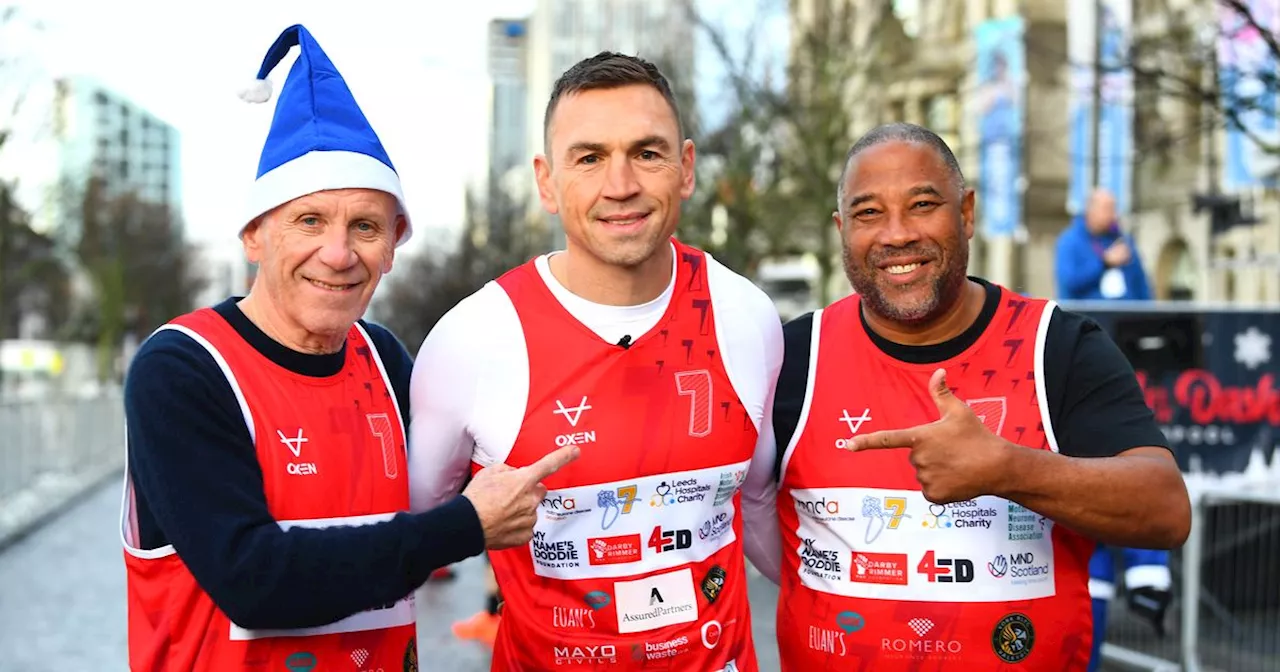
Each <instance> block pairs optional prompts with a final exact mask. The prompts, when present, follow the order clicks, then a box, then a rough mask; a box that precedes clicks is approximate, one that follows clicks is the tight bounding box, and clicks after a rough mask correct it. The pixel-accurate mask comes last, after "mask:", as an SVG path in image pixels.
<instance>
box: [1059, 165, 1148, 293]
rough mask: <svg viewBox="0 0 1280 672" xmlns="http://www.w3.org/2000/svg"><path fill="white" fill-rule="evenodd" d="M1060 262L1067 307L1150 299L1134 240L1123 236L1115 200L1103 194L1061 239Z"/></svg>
mask: <svg viewBox="0 0 1280 672" xmlns="http://www.w3.org/2000/svg"><path fill="white" fill-rule="evenodd" d="M1056 261H1057V263H1056V269H1057V274H1058V298H1059V299H1061V300H1063V301H1071V300H1089V299H1094V300H1096V299H1115V300H1121V299H1125V300H1130V301H1149V300H1150V299H1151V290H1150V288H1149V287H1148V285H1147V274H1146V271H1144V270H1143V268H1142V260H1141V259H1139V258H1138V250H1137V248H1136V247H1135V246H1134V244H1133V238H1132V237H1131V236H1128V235H1126V234H1125V233H1124V232H1122V231H1121V230H1120V224H1119V222H1118V220H1117V219H1116V199H1115V196H1113V195H1112V194H1111V193H1110V192H1108V191H1106V190H1104V189H1097V190H1094V192H1093V193H1092V194H1090V195H1089V202H1088V205H1087V206H1086V207H1085V212H1084V214H1083V215H1076V216H1075V217H1074V218H1072V220H1071V224H1070V225H1069V226H1068V227H1067V228H1066V229H1065V230H1064V231H1063V232H1062V233H1061V234H1059V235H1058V244H1057V260H1056Z"/></svg>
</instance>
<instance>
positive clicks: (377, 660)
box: [122, 308, 418, 672]
mask: <svg viewBox="0 0 1280 672" xmlns="http://www.w3.org/2000/svg"><path fill="white" fill-rule="evenodd" d="M161 328H162V329H177V330H179V331H182V332H184V333H186V334H188V335H190V336H191V337H192V338H193V339H194V340H196V341H197V342H198V343H200V345H202V346H203V347H204V348H205V349H206V350H208V351H209V353H210V354H211V355H213V358H214V359H215V360H217V362H218V365H219V366H220V367H221V368H222V371H223V373H224V374H225V375H226V377H227V381H228V382H229V383H230V384H231V388H232V389H233V390H234V391H235V393H236V396H237V399H238V400H239V402H240V407H241V410H242V411H243V413H244V414H245V420H246V423H247V424H248V426H249V428H250V433H251V434H252V435H253V437H254V445H255V447H256V448H257V453H258V463H259V464H260V465H261V467H262V477H263V486H264V488H265V491H266V497H267V506H268V508H269V509H270V511H271V515H272V516H273V517H275V519H276V520H277V521H278V522H279V524H280V525H281V527H286V528H287V527H291V526H306V527H326V526H330V525H360V524H367V523H372V522H377V521H380V520H385V519H389V518H391V517H392V516H393V515H394V514H395V513H396V512H399V511H407V510H408V509H409V487H408V477H407V476H406V475H405V471H406V470H405V463H404V455H405V437H404V427H403V424H402V420H401V418H400V410H399V407H398V406H397V405H396V400H395V395H394V393H393V392H392V389H391V384H390V381H388V380H387V378H386V374H385V372H384V370H383V367H382V362H381V360H380V359H379V358H378V354H377V352H376V350H375V348H374V347H373V346H372V345H371V343H370V341H369V338H368V336H367V335H366V334H365V333H364V330H363V329H362V328H361V327H359V326H358V325H353V326H352V328H351V330H350V331H349V332H348V334H347V347H346V361H345V363H344V364H343V367H342V370H341V371H340V372H339V373H338V374H336V375H333V376H329V377H327V378H314V377H309V376H302V375H299V374H296V373H293V372H292V371H289V370H287V369H284V368H282V367H281V366H279V365H278V364H276V363H275V362H272V361H271V360H269V359H267V358H266V357H265V356H263V355H262V354H261V353H259V352H258V351H257V350H254V349H253V348H252V347H251V346H250V345H249V344H248V343H246V342H245V341H244V339H243V338H241V337H240V335H239V334H238V333H236V331H235V329H234V328H232V327H231V325H230V324H228V323H227V322H226V320H224V319H223V318H222V317H221V316H219V315H218V314H217V313H215V312H214V311H213V310H210V309H207V308H206V309H202V310H198V311H196V312H193V313H189V314H187V315H183V316H181V317H179V318H177V319H175V320H173V322H171V323H170V324H168V325H166V326H164V327H161ZM174 449H175V450H177V449H181V446H174ZM125 488H126V489H125V492H126V501H125V512H124V520H123V521H122V522H123V530H122V531H123V533H124V538H125V554H124V560H125V569H126V577H127V593H128V605H129V609H128V612H129V613H128V618H129V663H130V668H131V669H133V670H137V671H139V672H142V671H143V670H147V671H151V670H173V671H176V670H184V671H185V670H191V671H193V672H206V671H207V672H234V671H235V670H263V671H264V672H265V671H267V670H281V671H282V672H326V671H328V670H341V671H342V672H372V671H374V670H396V672H400V671H401V670H414V671H415V672H416V670H417V669H418V663H417V649H416V640H415V632H416V630H415V624H414V607H413V596H412V594H410V595H409V596H407V597H406V598H405V599H403V600H401V601H399V602H396V603H393V604H388V605H385V606H384V607H381V608H378V609H374V610H371V611H367V612H362V613H359V614H355V615H353V616H351V617H348V618H346V619H343V620H341V621H338V622H336V623H332V624H330V625H326V626H323V627H318V628H309V629H305V630H288V631H270V632H263V631H249V630H245V629H243V628H240V627H237V626H236V625H235V624H233V623H231V621H230V620H229V619H228V618H227V616H226V615H225V614H223V613H222V611H221V610H220V609H218V607H217V605H215V604H214V603H213V600H212V599H211V598H210V597H209V595H208V594H207V593H205V592H204V590H202V589H201V588H200V586H199V585H198V584H197V583H196V580H195V578H194V577H192V576H191V573H190V572H189V571H188V570H187V568H186V566H185V565H184V564H183V562H182V558H181V557H179V556H178V555H177V554H176V553H175V552H174V549H173V547H172V546H166V547H164V548H160V549H155V550H139V549H137V548H136V541H137V538H138V536H137V530H136V527H135V526H134V523H133V522H132V521H133V515H132V504H131V502H132V499H133V490H132V484H130V483H129V482H128V481H126V484H125Z"/></svg>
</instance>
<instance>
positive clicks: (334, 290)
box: [243, 189, 405, 351]
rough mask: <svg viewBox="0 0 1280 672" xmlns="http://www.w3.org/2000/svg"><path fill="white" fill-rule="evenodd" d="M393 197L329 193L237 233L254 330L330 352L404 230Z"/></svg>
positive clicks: (386, 267)
mask: <svg viewBox="0 0 1280 672" xmlns="http://www.w3.org/2000/svg"><path fill="white" fill-rule="evenodd" d="M404 222H405V220H404V217H403V216H402V215H401V214H400V212H399V207H398V205H397V202H396V199H395V197H394V196H392V195H390V194H387V193H385V192H381V191H375V190H371V189H336V190H333V191H322V192H317V193H314V194H309V195H307V196H303V197H301V198H297V199H294V200H292V201H290V202H288V203H285V204H284V205H282V206H280V207H278V208H276V209H274V210H272V211H271V212H269V213H267V214H266V215H264V216H263V217H261V218H260V219H259V221H258V222H257V223H254V224H251V225H250V226H249V227H247V228H246V229H245V232H244V235H243V243H244V249H245V256H246V257H247V258H248V259H249V261H250V262H253V263H256V264H258V274H257V277H256V278H255V280H254V287H253V291H252V292H251V293H250V294H251V297H252V298H254V299H255V301H254V304H253V310H254V312H255V313H257V314H259V315H263V316H264V319H266V320H267V321H268V322H269V324H268V325H262V324H259V326H260V327H263V329H264V331H267V332H268V333H269V334H270V335H272V336H273V337H274V338H276V339H277V340H281V341H282V342H283V343H284V344H285V345H287V346H289V347H292V348H294V349H297V350H302V351H332V350H334V349H335V348H333V347H332V345H333V343H334V342H335V341H336V343H337V344H338V345H340V344H341V343H342V340H343V339H344V338H345V336H346V333H347V330H349V329H350V328H351V325H352V324H354V323H355V321H356V320H358V319H360V317H361V316H362V315H364V311H365V309H366V308H367V307H368V305H369V300H370V299H371V298H372V297H373V292H374V290H375V289H376V288H377V286H378V282H379V280H381V279H382V276H383V274H385V273H387V272H388V271H390V270H391V262H392V259H393V257H394V254H395V241H396V238H397V236H398V235H399V234H400V233H401V231H402V230H403V228H404ZM273 332H274V333H273Z"/></svg>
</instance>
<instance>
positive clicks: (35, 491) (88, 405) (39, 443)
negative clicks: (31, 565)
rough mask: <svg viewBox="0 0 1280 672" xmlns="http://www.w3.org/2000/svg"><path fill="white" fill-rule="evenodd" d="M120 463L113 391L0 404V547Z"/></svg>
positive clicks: (118, 410)
mask: <svg viewBox="0 0 1280 672" xmlns="http://www.w3.org/2000/svg"><path fill="white" fill-rule="evenodd" d="M124 462H125V451H124V406H123V403H122V400H121V397H120V393H119V391H118V390H111V391H105V392H101V393H99V394H96V395H94V396H92V397H80V398H75V397H52V398H47V399H40V400H19V401H3V402H0V548H2V547H4V546H5V545H7V543H8V542H9V541H10V540H11V539H12V538H14V537H16V536H20V535H21V534H22V533H23V532H25V531H26V530H27V529H29V528H30V527H31V526H32V525H33V524H35V523H37V522H38V521H39V520H40V519H42V518H44V517H45V516H47V515H48V514H49V513H51V512H53V511H56V510H57V509H58V508H59V507H61V506H62V505H63V504H65V503H66V502H68V501H70V500H72V499H74V498H75V497H77V496H79V495H80V494H82V493H83V492H85V491H86V490H87V489H88V488H90V487H92V486H93V485H95V484H97V483H99V482H101V481H102V479H103V478H105V477H107V476H109V475H111V474H113V473H116V472H118V471H119V470H120V469H122V468H123V467H124Z"/></svg>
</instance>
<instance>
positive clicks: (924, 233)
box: [833, 140, 974, 325]
mask: <svg viewBox="0 0 1280 672" xmlns="http://www.w3.org/2000/svg"><path fill="white" fill-rule="evenodd" d="M841 187H842V188H841V190H840V193H841V202H840V209H839V210H838V211H837V212H836V213H835V214H834V215H833V217H834V219H835V223H836V227H837V228H838V229H839V231H840V234H841V238H842V242H843V247H844V265H845V274H846V275H848V277H849V282H850V283H851V284H852V285H853V288H854V290H855V291H856V292H857V293H858V294H859V295H861V297H862V301H863V306H864V307H865V309H866V310H868V311H871V312H872V313H874V314H875V315H876V316H878V317H880V318H882V319H884V320H887V321H889V322H894V323H898V324H902V325H921V324H928V323H931V322H934V321H935V320H937V319H939V318H940V317H942V316H944V315H946V314H947V313H948V312H950V311H951V310H953V309H955V308H956V307H957V305H958V304H959V302H960V299H961V294H962V290H963V288H964V286H965V282H966V278H965V275H966V272H967V270H968V266H969V239H970V238H972V237H973V198H974V197H973V191H972V190H971V189H964V188H963V187H962V185H961V183H960V179H959V176H958V175H956V174H954V173H953V172H952V171H950V170H949V169H948V168H947V164H946V162H944V161H943V159H942V157H941V156H939V155H938V152H937V151H935V150H934V149H933V148H931V147H929V146H927V145H924V144H920V143H915V142H907V141H900V140H889V141H885V142H883V143H880V144H878V145H874V146H872V147H869V148H867V149H864V150H862V152H861V153H859V154H858V155H857V156H855V157H854V158H853V159H852V160H851V162H850V164H849V167H848V170H847V171H846V175H845V181H844V184H843V185H841Z"/></svg>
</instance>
